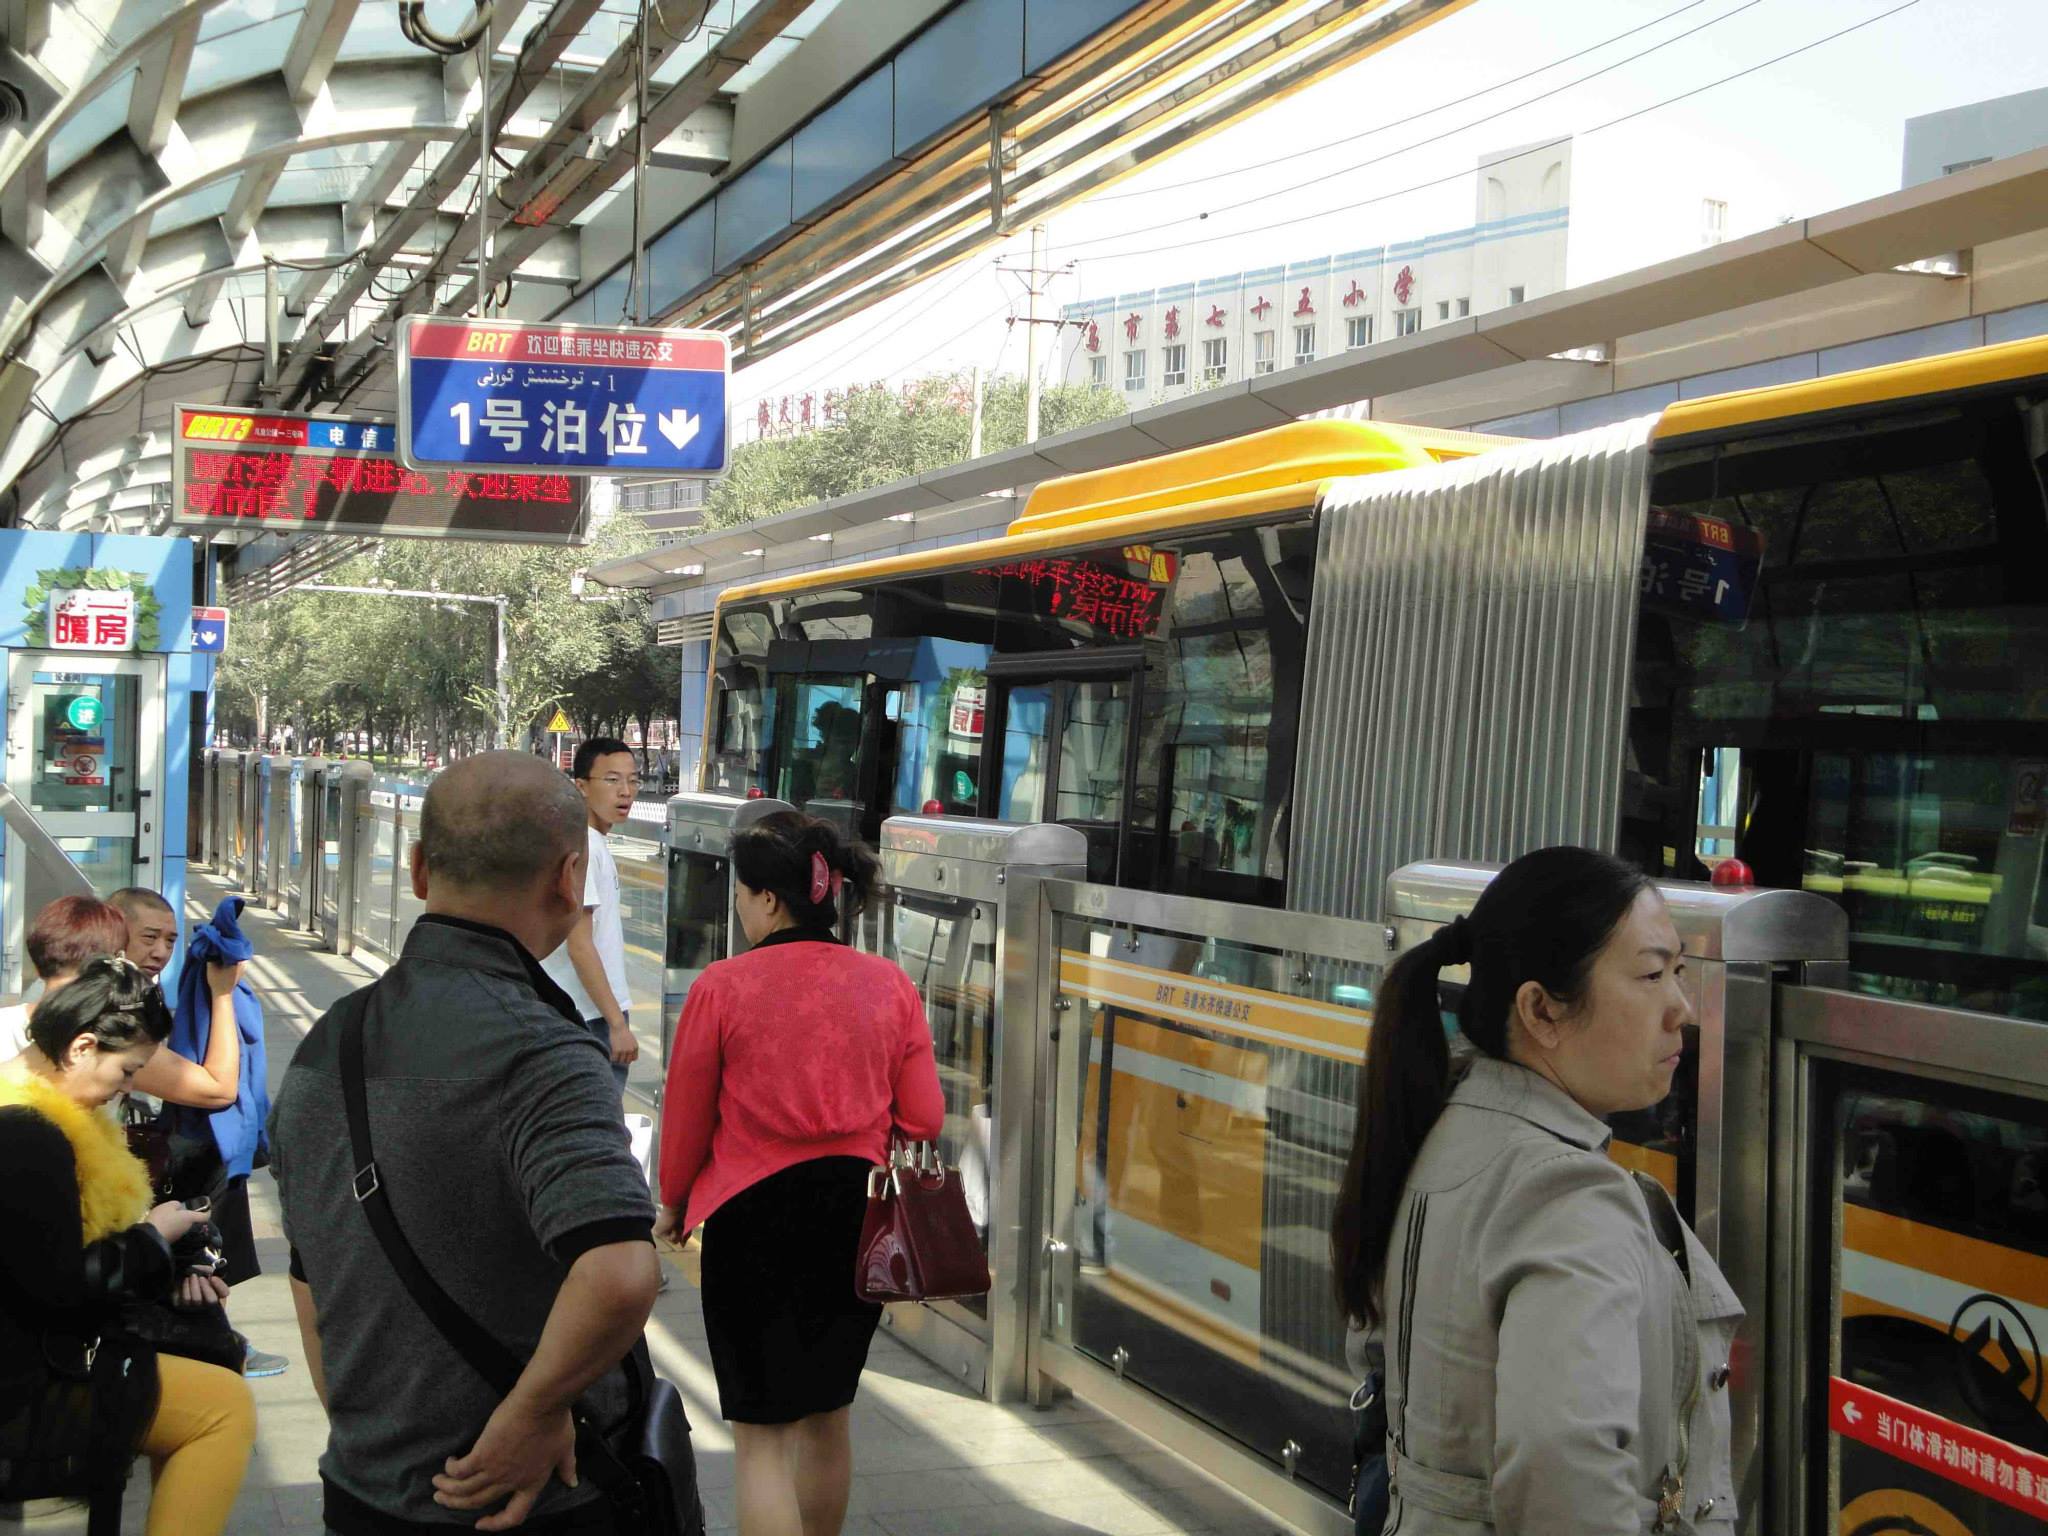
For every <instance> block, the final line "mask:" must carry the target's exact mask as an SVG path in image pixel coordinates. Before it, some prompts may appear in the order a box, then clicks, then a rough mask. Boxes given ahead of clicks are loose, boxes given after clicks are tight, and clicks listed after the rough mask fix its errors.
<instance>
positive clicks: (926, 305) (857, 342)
mask: <svg viewBox="0 0 2048 1536" xmlns="http://www.w3.org/2000/svg"><path fill="white" fill-rule="evenodd" d="M984 270H985V269H984V268H983V267H982V265H981V264H980V263H979V262H977V261H969V262H967V263H965V264H964V270H963V271H962V272H961V274H960V280H959V281H958V282H956V283H954V284H953V285H952V286H951V287H949V288H947V289H945V290H944V291H943V292H941V293H935V294H933V295H931V296H930V297H929V298H921V297H920V296H919V295H918V294H917V293H916V291H915V290H912V291H910V292H907V293H905V294H903V295H901V297H902V298H903V300H904V301H905V302H904V303H903V305H902V306H901V307H900V309H894V310H891V311H890V312H889V314H888V315H886V316H879V317H877V318H876V320H875V322H874V323H873V324H872V325H869V326H867V327H865V328H864V329H862V330H861V331H859V332H857V333H856V334H855V335H853V336H851V337H849V338H848V339H847V340H846V341H845V342H844V343H843V344H842V345H840V346H838V347H835V348H834V349H833V350H832V351H830V352H828V353H827V354H826V355H825V356H824V358H822V359H821V360H819V361H818V362H816V363H813V364H812V365H811V366H810V368H809V369H808V370H807V371H808V372H810V373H812V374H814V375H815V374H821V373H824V372H826V371H827V370H828V369H830V368H832V367H833V366H835V365H836V364H837V363H838V362H839V360H840V359H841V358H843V357H845V356H846V355H847V354H849V353H851V352H854V351H857V350H858V349H859V348H861V347H862V346H865V345H866V344H867V343H868V342H869V341H871V340H873V339H874V338H875V337H876V336H878V335H880V334H881V333H882V332H883V331H884V330H886V329H887V328H888V327H889V326H891V325H894V324H895V323H896V322H897V321H898V320H899V319H901V318H902V315H903V314H904V313H905V312H908V311H909V310H911V309H914V308H915V309H934V308H936V307H937V306H938V305H940V304H942V303H944V302H945V301H946V300H947V299H950V298H952V297H953V296H954V295H955V294H958V293H960V292H962V291H964V290H965V289H966V288H967V286H968V285H969V284H970V283H972V282H973V281H974V279H975V278H976V277H978V276H980V275H981V274H982V272H983V271H984ZM913 301H914V302H913ZM884 302H885V303H886V302H889V301H887V300H885V301H884ZM787 382H788V380H784V381H783V383H784V384H786V383H787ZM781 387H782V386H781V385H776V386H773V387H771V388H769V389H765V390H763V391H762V392H761V393H760V394H758V395H753V396H750V397H749V398H748V399H747V401H746V402H745V403H746V404H747V405H757V404H759V403H760V402H761V401H763V400H766V399H768V398H770V397H771V396H773V395H774V394H775V392H776V390H777V389H779V388H781Z"/></svg>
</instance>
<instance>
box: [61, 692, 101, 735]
mask: <svg viewBox="0 0 2048 1536" xmlns="http://www.w3.org/2000/svg"><path fill="white" fill-rule="evenodd" d="M64 721H65V723H66V724H67V725H69V726H70V727H71V729H73V730H74V731H82V732H84V733H86V734H88V735H90V734H91V733H92V732H94V731H96V730H98V729H99V728H100V701H99V700H98V699H96V698H94V697H93V696H92V695H91V694H89V693H74V694H73V695H72V696H71V697H70V698H69V699H67V700H66V701H65V703H64Z"/></svg>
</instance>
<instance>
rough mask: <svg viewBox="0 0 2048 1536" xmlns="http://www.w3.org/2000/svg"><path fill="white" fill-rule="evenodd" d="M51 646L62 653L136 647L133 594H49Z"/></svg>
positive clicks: (62, 592)
mask: <svg viewBox="0 0 2048 1536" xmlns="http://www.w3.org/2000/svg"><path fill="white" fill-rule="evenodd" d="M50 644H51V645H52V646H53V647H55V648H56V649H58V650H62V651H125V650H129V649H131V648H132V647H133V646H134V644H135V594H134V593H133V592H87V591H77V590H73V591H58V592H52V593H51V594H50Z"/></svg>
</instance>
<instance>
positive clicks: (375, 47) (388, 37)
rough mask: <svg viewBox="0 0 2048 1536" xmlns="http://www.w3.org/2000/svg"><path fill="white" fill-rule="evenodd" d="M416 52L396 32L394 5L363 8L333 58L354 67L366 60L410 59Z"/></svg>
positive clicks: (360, 8) (397, 31)
mask: <svg viewBox="0 0 2048 1536" xmlns="http://www.w3.org/2000/svg"><path fill="white" fill-rule="evenodd" d="M429 15H430V16H431V15H433V13H432V12H429ZM419 51H420V50H419V49H418V48H416V47H414V46H413V45H412V44H411V43H409V42H407V41H406V40H405V34H404V33H403V32H402V31H400V30H399V27H398V7H397V6H396V5H390V4H383V5H365V6H361V7H359V8H358V9H357V11H356V19H355V20H354V21H352V22H350V23H349V24H348V35H347V36H345V37H344V38H342V40H341V51H340V53H338V54H336V55H335V57H336V59H337V60H338V61H339V62H341V63H343V64H356V63H361V62H362V61H363V60H365V59H409V58H412V57H415V56H416V55H417V54H418V53H419Z"/></svg>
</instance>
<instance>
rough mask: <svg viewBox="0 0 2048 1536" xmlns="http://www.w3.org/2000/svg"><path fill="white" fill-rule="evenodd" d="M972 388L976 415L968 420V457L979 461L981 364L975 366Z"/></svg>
mask: <svg viewBox="0 0 2048 1536" xmlns="http://www.w3.org/2000/svg"><path fill="white" fill-rule="evenodd" d="M970 387H971V388H972V389H973V390H974V413H973V415H971V416H970V417H969V418H968V427H967V457H968V458H970V459H978V458H980V457H981V364H979V363H976V364H975V365H974V382H973V384H972V386H970ZM1033 414H1034V416H1035V414H1036V413H1035V412H1034V413H1033Z"/></svg>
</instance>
